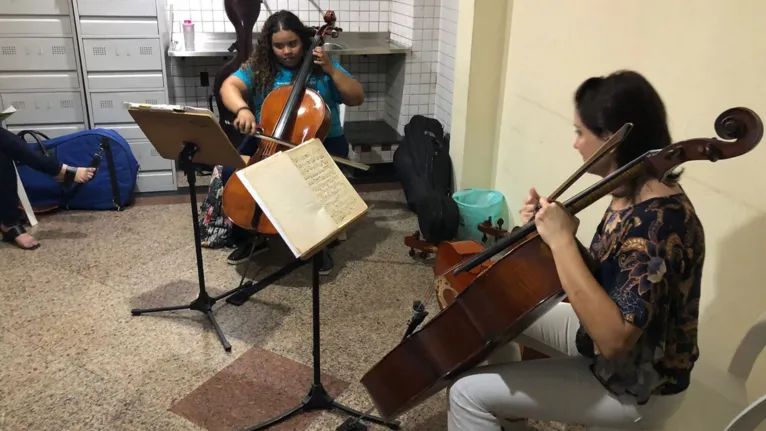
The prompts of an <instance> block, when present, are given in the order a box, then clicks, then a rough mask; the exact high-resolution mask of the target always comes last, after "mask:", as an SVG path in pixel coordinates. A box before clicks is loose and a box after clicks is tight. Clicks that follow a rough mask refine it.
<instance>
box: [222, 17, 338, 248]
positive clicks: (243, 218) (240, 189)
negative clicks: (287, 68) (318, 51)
mask: <svg viewBox="0 0 766 431" xmlns="http://www.w3.org/2000/svg"><path fill="white" fill-rule="evenodd" d="M336 19H337V18H336V17H335V12H333V11H331V10H329V11H327V12H326V13H325V14H324V21H325V24H324V25H323V26H321V27H314V29H315V30H316V34H315V35H314V37H313V38H312V40H311V45H310V46H309V47H308V50H307V51H306V54H305V55H304V57H303V62H302V63H301V67H300V69H299V71H298V73H297V74H296V76H295V78H294V79H293V82H292V83H291V84H289V85H284V86H281V87H278V88H276V89H274V90H272V91H271V92H270V93H269V94H268V95H267V96H266V98H265V99H264V101H263V106H262V107H261V119H260V120H261V122H260V124H259V125H258V126H257V130H258V133H256V134H255V136H260V137H261V138H262V140H261V142H260V144H259V145H258V149H257V150H256V152H255V154H254V155H253V156H252V157H250V158H249V159H248V161H247V166H250V165H252V164H254V163H257V162H259V161H261V160H264V159H265V158H267V157H269V156H271V155H273V154H275V153H276V152H277V151H280V148H281V146H283V145H282V144H281V143H280V142H285V143H288V144H294V145H300V144H301V143H303V142H306V141H308V140H311V139H313V138H318V139H320V140H324V139H325V138H326V137H327V133H328V132H329V131H330V125H331V121H332V117H331V113H330V108H329V107H328V106H327V104H326V103H325V101H324V100H323V99H322V97H321V96H320V95H319V93H318V92H317V91H315V90H313V89H311V88H307V81H308V78H309V76H310V75H311V69H312V66H314V57H313V55H312V52H313V50H314V48H316V47H318V46H321V45H323V44H324V37H325V35H327V34H330V35H331V36H332V37H338V32H340V31H343V30H342V29H341V28H338V27H336V26H335V22H336ZM264 132H265V133H264ZM247 166H246V167H245V168H247ZM245 168H242V169H245ZM223 211H224V213H225V214H226V216H227V217H229V219H231V221H232V222H233V223H234V224H236V225H237V226H240V227H242V228H244V229H247V230H255V231H257V232H260V233H262V234H266V235H276V234H277V230H276V228H275V227H274V225H273V224H272V223H271V221H270V220H269V219H268V217H264V216H263V212H262V211H261V210H260V208H259V207H258V204H257V203H256V202H255V199H254V198H253V196H252V195H251V194H250V192H248V191H247V189H246V188H245V185H244V184H243V183H242V180H240V179H239V176H238V175H232V176H231V178H229V181H227V182H226V186H225V187H224V189H223Z"/></svg>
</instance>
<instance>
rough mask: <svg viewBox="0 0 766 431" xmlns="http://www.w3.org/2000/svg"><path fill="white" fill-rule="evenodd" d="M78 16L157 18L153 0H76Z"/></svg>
mask: <svg viewBox="0 0 766 431" xmlns="http://www.w3.org/2000/svg"><path fill="white" fill-rule="evenodd" d="M77 8H78V10H79V11H80V16H155V17H156V16H157V5H156V3H155V2H154V0H77Z"/></svg>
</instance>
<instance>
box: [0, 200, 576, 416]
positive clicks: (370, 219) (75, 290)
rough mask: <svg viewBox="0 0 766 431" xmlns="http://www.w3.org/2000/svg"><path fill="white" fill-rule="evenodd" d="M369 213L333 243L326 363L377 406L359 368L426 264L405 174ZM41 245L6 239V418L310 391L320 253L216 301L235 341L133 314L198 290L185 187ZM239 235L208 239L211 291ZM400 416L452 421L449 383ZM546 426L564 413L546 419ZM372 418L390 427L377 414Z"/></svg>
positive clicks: (1, 307)
mask: <svg viewBox="0 0 766 431" xmlns="http://www.w3.org/2000/svg"><path fill="white" fill-rule="evenodd" d="M361 195H362V197H363V198H364V199H365V201H366V202H367V204H368V206H369V207H370V212H369V214H368V216H367V217H366V218H365V219H364V220H363V221H361V222H360V223H358V225H356V226H354V227H353V228H352V229H351V230H350V231H349V239H348V241H346V242H344V243H343V244H342V245H341V246H340V247H337V248H335V249H333V256H334V258H335V271H334V272H333V273H332V274H331V275H330V276H328V277H323V279H322V282H323V285H322V287H321V321H322V324H321V330H322V337H321V343H322V349H321V355H322V358H321V359H322V361H321V368H322V373H323V375H322V379H323V382H324V384H325V387H326V388H327V389H328V391H329V392H330V393H331V395H333V396H335V397H336V399H337V400H338V401H339V402H342V403H345V404H347V405H349V406H351V407H352V408H355V409H358V410H361V411H367V410H368V409H369V408H371V404H370V400H369V398H368V396H367V394H366V392H365V390H364V388H363V387H362V386H361V384H360V383H359V379H360V378H361V376H362V375H363V374H364V373H365V372H366V371H367V370H368V369H369V368H370V367H371V366H372V365H373V364H374V363H375V362H377V361H378V360H379V359H380V358H382V357H383V356H384V355H385V354H386V353H387V352H388V351H389V350H390V349H391V348H393V347H394V346H395V345H396V343H397V342H398V340H399V338H400V337H401V334H402V332H403V331H404V329H405V326H406V323H407V320H408V319H409V318H410V315H411V313H410V309H411V305H412V301H413V300H416V299H423V298H424V297H425V296H426V295H427V294H428V292H429V289H430V288H431V283H432V279H433V275H432V271H431V268H430V267H429V266H428V265H427V264H424V263H423V262H420V261H417V260H414V259H413V258H411V257H409V256H408V253H407V251H408V248H407V247H405V246H404V244H403V238H404V236H405V235H408V234H410V233H412V232H413V231H415V230H416V228H417V224H416V220H415V218H414V217H413V215H412V214H411V213H409V212H408V211H407V209H406V206H405V205H404V203H403V202H404V199H403V194H402V192H401V191H400V190H398V189H394V190H377V191H376V190H371V191H366V192H362V193H361ZM32 232H33V233H34V234H35V235H36V236H37V238H38V239H40V241H41V243H42V247H41V248H40V249H38V250H35V251H31V252H30V251H23V250H19V249H17V248H15V247H12V246H10V245H8V244H0V262H2V264H0V265H1V266H0V268H2V272H3V274H2V282H1V284H2V288H0V313H1V314H2V319H0V364H3V366H2V367H0V429H2V430H13V431H16V430H47V429H66V430H102V429H103V430H106V429H109V430H201V429H203V430H204V429H206V430H210V431H213V430H221V431H228V430H235V429H241V428H242V427H247V426H249V425H254V424H255V423H257V422H260V421H261V420H264V419H266V418H267V417H270V416H273V415H275V414H278V413H280V412H281V411H284V410H285V409H288V408H290V407H292V406H293V405H295V404H297V403H299V402H300V401H301V399H302V398H303V397H304V395H306V392H307V391H308V388H309V385H310V382H311V378H312V372H311V364H312V361H311V359H312V345H311V340H312V338H311V310H312V307H311V289H310V268H309V266H304V267H302V268H299V269H298V270H296V271H295V272H293V273H292V274H290V275H288V276H286V277H284V278H283V279H281V280H280V281H278V282H276V283H274V284H273V285H272V286H270V287H269V288H267V289H265V290H263V291H261V292H259V293H257V294H256V295H254V296H253V297H252V298H251V299H250V300H249V301H247V302H246V303H245V304H243V305H242V306H239V307H238V306H234V305H230V304H228V303H226V302H224V301H221V302H219V303H218V305H216V309H215V311H214V314H215V316H216V318H217V320H218V322H219V324H220V326H221V329H222V330H223V332H224V333H225V334H226V336H227V338H228V340H229V342H230V343H231V345H232V351H231V352H230V353H226V352H225V351H224V350H223V348H222V347H221V344H220V343H219V341H218V338H217V337H216V334H215V332H214V331H213V329H212V327H211V325H210V324H209V323H208V321H207V319H206V317H205V316H204V315H202V314H201V313H198V312H194V311H177V312H166V313H159V314H152V315H142V316H131V313H130V310H131V309H132V308H134V307H155V306H161V305H166V304H188V303H189V302H190V301H192V300H193V299H194V298H195V297H196V294H197V289H198V287H197V286H198V285H197V272H196V266H195V254H194V243H193V231H192V225H191V214H190V208H189V205H188V201H187V200H186V199H184V198H183V197H182V196H180V197H167V198H149V199H141V200H139V201H138V202H137V203H136V205H135V206H133V207H131V208H129V209H127V210H125V211H123V212H119V213H118V212H62V213H58V214H54V215H47V216H43V217H41V218H40V224H39V225H38V226H36V227H35V228H33V229H32ZM273 251H274V252H273V253H271V254H269V255H261V256H258V257H257V258H256V260H255V261H254V263H253V265H252V269H251V271H249V273H248V274H247V276H248V277H251V278H255V279H260V278H263V277H264V276H265V275H266V274H268V273H270V272H273V271H274V270H276V269H277V268H279V267H280V266H281V265H284V264H286V263H287V262H289V260H290V259H291V255H290V254H289V251H287V249H286V248H285V247H284V246H283V245H281V244H279V243H277V244H276V245H275V246H274V247H273ZM228 252H229V250H225V249H218V250H211V249H204V250H203V258H204V261H205V280H206V283H207V286H208V289H209V291H210V292H211V293H221V292H224V291H226V290H229V289H231V288H234V287H236V286H237V285H238V283H239V282H240V279H241V277H242V275H243V274H242V273H243V272H244V265H242V266H241V267H235V266H232V265H228V264H227V263H226V255H227V254H228ZM345 418H346V416H342V415H339V414H333V413H327V412H314V413H310V414H304V415H300V416H297V417H295V419H294V420H292V421H289V422H285V423H284V424H283V425H281V426H280V427H276V428H272V429H281V430H334V429H335V428H336V427H337V426H338V425H339V424H340V423H342V422H343V420H344V419H345ZM401 420H402V424H403V429H407V430H422V431H428V430H444V429H446V422H445V399H444V394H443V393H440V394H437V395H436V396H434V397H432V398H431V399H429V400H428V401H427V402H425V403H423V404H422V405H420V406H419V407H417V408H416V409H414V410H413V411H411V412H410V413H408V414H407V415H406V416H404V417H403V418H401ZM536 427H537V428H539V429H556V430H558V429H563V428H562V427H561V426H558V425H555V424H536ZM370 429H384V428H378V427H370Z"/></svg>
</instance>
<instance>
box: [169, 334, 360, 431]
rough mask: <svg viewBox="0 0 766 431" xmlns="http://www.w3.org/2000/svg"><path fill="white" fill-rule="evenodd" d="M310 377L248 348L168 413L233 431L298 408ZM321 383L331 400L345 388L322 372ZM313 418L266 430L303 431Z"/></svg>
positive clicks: (212, 429) (308, 371)
mask: <svg viewBox="0 0 766 431" xmlns="http://www.w3.org/2000/svg"><path fill="white" fill-rule="evenodd" d="M312 378H313V371H312V368H311V367H310V366H306V365H304V364H301V363H298V362H295V361H293V360H291V359H288V358H285V357H283V356H280V355H277V354H275V353H272V352H269V351H267V350H264V349H261V348H258V347H253V348H252V349H250V350H249V351H247V352H245V353H244V354H242V356H240V357H239V358H237V360H235V361H234V362H232V363H231V364H230V365H229V366H227V367H226V368H224V369H223V370H221V372H219V373H218V374H216V375H215V376H214V377H213V378H211V379H210V380H208V381H207V382H205V383H203V384H202V385H201V386H199V387H198V388H197V389H195V390H194V391H193V392H192V393H190V394H189V395H187V396H186V397H184V398H183V399H181V400H180V401H178V402H177V403H176V404H175V405H173V407H172V408H171V409H170V411H172V412H174V413H176V414H178V415H180V416H183V417H185V418H187V419H188V420H190V421H192V422H194V423H195V424H197V425H199V426H200V427H202V428H205V429H207V430H209V431H229V430H238V429H242V428H246V427H248V426H252V425H256V424H258V423H260V422H263V421H264V420H267V419H269V418H271V417H274V416H276V415H279V414H281V413H282V412H284V411H286V410H288V409H290V408H292V407H294V406H296V405H298V404H299V403H300V402H301V401H302V400H303V398H304V397H305V396H306V394H307V392H308V390H309V388H310V385H311V380H312ZM322 383H323V384H324V387H325V388H326V389H327V391H328V392H329V393H330V395H331V396H334V397H336V396H338V395H339V394H340V393H342V392H343V391H344V390H345V389H346V388H347V387H348V385H349V383H348V382H345V381H342V380H339V379H336V378H334V377H332V376H328V375H324V374H323V375H322ZM318 414H319V412H312V413H302V414H298V415H296V416H294V417H293V419H291V420H289V421H287V422H283V423H282V424H280V425H278V426H276V427H273V428H270V429H273V430H275V431H288V430H295V431H299V430H300V431H302V430H305V429H306V428H307V427H308V426H309V425H310V424H311V422H312V421H313V420H315V419H316V417H317V415H318Z"/></svg>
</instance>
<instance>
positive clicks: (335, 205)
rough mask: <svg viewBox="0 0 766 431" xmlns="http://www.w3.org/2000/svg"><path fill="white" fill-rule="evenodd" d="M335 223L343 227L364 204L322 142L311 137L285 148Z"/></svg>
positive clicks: (363, 210)
mask: <svg viewBox="0 0 766 431" xmlns="http://www.w3.org/2000/svg"><path fill="white" fill-rule="evenodd" d="M287 154H288V155H289V156H290V158H291V159H292V161H293V163H294V164H295V167H297V168H298V171H300V173H301V174H302V175H303V178H304V179H305V180H306V183H307V184H308V187H309V188H310V189H311V191H313V192H314V194H315V195H316V197H317V199H318V200H319V202H320V203H321V204H322V206H324V208H325V209H326V210H327V212H328V213H329V214H330V217H332V219H333V220H334V221H335V223H336V224H337V225H338V226H339V227H341V228H343V227H344V226H345V225H346V224H348V223H349V222H351V221H353V220H354V219H356V218H357V217H359V216H360V215H361V214H363V213H364V212H365V211H367V204H365V202H364V200H362V198H361V197H359V194H357V193H356V190H354V187H353V186H352V185H351V183H350V182H349V181H348V179H346V176H345V175H343V172H342V171H341V170H340V168H339V167H338V165H337V164H335V161H334V160H333V159H332V158H331V157H330V154H329V153H328V152H327V150H326V149H325V148H324V145H323V144H322V142H321V141H320V140H318V139H313V140H311V141H309V142H305V143H303V144H301V145H299V146H297V147H295V148H291V149H290V150H288V151H287Z"/></svg>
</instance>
